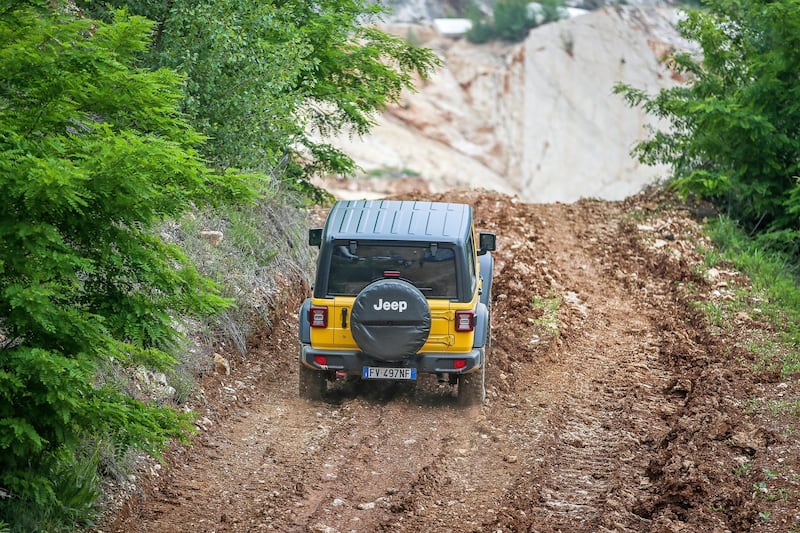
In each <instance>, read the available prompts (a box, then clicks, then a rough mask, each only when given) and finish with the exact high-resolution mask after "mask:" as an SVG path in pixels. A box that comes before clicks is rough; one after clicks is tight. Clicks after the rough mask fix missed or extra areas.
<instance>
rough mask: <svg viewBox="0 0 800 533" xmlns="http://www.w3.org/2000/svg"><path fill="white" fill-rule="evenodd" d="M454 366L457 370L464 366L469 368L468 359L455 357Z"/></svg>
mask: <svg viewBox="0 0 800 533" xmlns="http://www.w3.org/2000/svg"><path fill="white" fill-rule="evenodd" d="M453 368H454V369H456V370H461V369H462V368H467V360H466V359H453Z"/></svg>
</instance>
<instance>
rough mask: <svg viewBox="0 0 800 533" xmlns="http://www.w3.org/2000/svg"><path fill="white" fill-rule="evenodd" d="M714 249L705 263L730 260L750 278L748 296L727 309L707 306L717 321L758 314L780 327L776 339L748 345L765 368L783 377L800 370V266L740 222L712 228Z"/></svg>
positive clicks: (720, 221)
mask: <svg viewBox="0 0 800 533" xmlns="http://www.w3.org/2000/svg"><path fill="white" fill-rule="evenodd" d="M708 231H709V236H710V237H711V239H712V241H713V242H714V243H715V245H716V247H715V248H714V249H710V250H705V251H704V252H705V263H706V265H707V266H709V267H712V266H715V265H717V264H720V263H723V262H726V263H730V264H732V265H733V266H734V267H735V268H736V269H737V270H739V271H741V272H743V273H744V274H746V275H747V276H748V278H749V279H750V284H751V286H750V288H749V290H748V291H747V292H746V293H745V292H742V291H739V292H737V294H736V298H734V299H733V300H732V301H730V302H728V306H727V308H726V309H721V308H718V307H717V308H715V307H714V306H712V305H708V306H705V307H706V309H705V310H706V312H707V314H708V316H709V317H710V320H711V321H712V322H713V323H721V322H723V321H725V320H726V317H728V316H729V315H730V314H731V313H735V312H739V311H744V312H754V309H753V302H757V310H756V311H755V312H756V313H757V314H758V315H760V317H761V318H763V319H765V320H767V321H769V322H770V323H771V324H773V326H774V327H775V328H776V332H777V334H776V335H775V336H774V337H773V338H764V339H757V340H755V341H749V344H748V347H749V348H750V349H751V351H752V352H753V353H755V354H757V355H759V357H760V358H761V361H762V363H763V364H764V366H765V367H768V368H771V367H773V366H776V367H778V368H780V370H781V374H782V375H783V376H790V375H794V374H797V373H799V372H800V353H799V352H800V283H798V281H799V279H800V278H799V276H798V274H799V273H800V264H798V261H797V258H796V257H792V256H790V255H788V254H785V253H782V252H780V251H776V250H771V249H769V247H768V243H766V242H765V241H764V240H763V239H761V240H759V239H752V238H750V237H749V236H748V235H747V234H745V233H744V232H743V231H742V230H741V229H740V228H738V227H737V226H736V224H735V223H734V222H733V221H732V220H730V219H728V218H725V217H721V218H719V219H717V220H715V221H713V222H712V223H710V224H709V226H708Z"/></svg>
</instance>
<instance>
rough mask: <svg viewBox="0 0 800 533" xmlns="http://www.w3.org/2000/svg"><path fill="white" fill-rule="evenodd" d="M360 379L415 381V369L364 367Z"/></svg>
mask: <svg viewBox="0 0 800 533" xmlns="http://www.w3.org/2000/svg"><path fill="white" fill-rule="evenodd" d="M361 377H363V378H364V379H417V369H416V368H384V367H380V366H365V367H364V372H363V373H362V374H361Z"/></svg>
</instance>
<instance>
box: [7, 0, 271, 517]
mask: <svg viewBox="0 0 800 533" xmlns="http://www.w3.org/2000/svg"><path fill="white" fill-rule="evenodd" d="M151 31H152V23H150V22H149V21H147V20H146V19H144V18H142V17H138V16H129V15H127V14H126V13H125V12H117V13H116V14H115V15H114V17H113V22H109V23H102V22H98V21H95V20H91V19H81V18H76V16H75V15H74V14H71V13H70V12H68V11H67V10H66V9H63V8H57V9H55V10H54V8H53V6H52V5H51V2H49V1H40V2H37V1H27V2H17V3H15V4H14V5H12V6H11V7H10V8H8V9H6V10H4V11H0V72H2V73H3V76H2V81H0V197H2V198H3V202H4V208H3V209H2V210H0V488H2V489H3V493H4V494H5V493H7V494H10V495H11V498H10V499H8V500H3V501H0V511H2V512H3V513H5V512H9V511H8V510H9V509H11V508H12V507H14V506H17V508H19V506H21V505H27V504H30V505H38V506H40V507H59V506H62V507H63V506H66V505H69V501H70V496H69V495H68V494H66V495H65V493H64V492H63V491H61V492H59V493H58V494H57V490H60V489H58V486H59V479H58V477H59V475H60V474H59V472H61V473H62V474H64V473H66V474H67V475H69V470H70V466H69V465H70V464H71V461H73V460H74V455H75V454H76V451H77V450H78V449H79V448H80V446H81V444H82V442H84V441H85V440H86V439H103V438H109V439H113V441H114V442H115V443H116V444H117V445H118V446H119V449H120V450H125V449H127V448H129V447H136V448H141V449H144V450H148V451H150V452H157V451H158V449H159V448H160V446H161V445H162V444H163V443H164V442H165V441H166V440H167V439H169V438H172V437H182V436H184V435H185V434H186V433H185V432H186V430H187V428H188V427H189V426H188V419H187V417H186V416H184V415H180V414H178V413H177V412H176V411H175V410H173V409H171V408H166V407H159V406H155V405H149V404H145V403H143V402H141V401H138V400H135V399H134V398H132V397H131V396H130V395H128V394H126V393H125V391H124V390H121V389H120V388H119V387H114V386H112V384H110V383H105V382H104V381H103V380H102V376H101V375H100V374H98V372H97V369H98V368H99V367H101V366H103V365H116V366H121V367H132V366H135V365H139V364H144V365H147V366H149V367H155V368H160V369H166V368H168V367H169V366H170V365H171V364H172V363H173V355H174V353H175V347H176V343H177V342H178V340H179V335H178V334H177V333H176V331H175V329H174V318H173V317H175V316H177V315H188V316H192V315H195V316H202V315H205V314H208V313H214V312H218V311H219V310H220V309H223V308H224V307H225V306H226V305H227V304H226V301H225V300H223V299H222V298H220V297H219V296H217V295H216V294H217V292H216V288H215V287H214V286H213V284H211V283H210V282H209V281H207V280H206V279H204V278H202V277H201V276H200V275H199V274H198V273H197V271H196V270H195V268H194V267H193V266H191V265H190V264H189V262H188V261H187V260H186V259H185V257H184V255H183V253H182V252H181V250H180V249H179V248H177V247H176V246H173V245H169V244H166V243H164V242H163V241H162V240H161V239H160V238H159V237H158V236H157V235H156V234H155V232H154V228H155V227H156V225H157V224H159V223H160V222H161V221H163V220H164V219H166V218H172V217H177V216H179V215H180V214H181V213H183V212H185V211H186V210H187V209H188V208H189V207H190V206H191V205H194V204H196V205H206V204H210V203H213V204H217V203H221V202H226V201H227V202H233V201H246V200H249V199H252V198H253V197H254V196H255V195H256V192H257V189H256V181H255V177H254V176H250V175H243V174H236V173H234V172H228V173H226V174H224V175H222V174H219V173H217V172H214V171H212V170H210V169H208V168H207V167H206V166H205V164H204V163H203V161H202V159H201V157H200V155H199V153H198V152H197V148H196V147H197V146H198V145H199V144H200V143H201V142H202V140H203V139H202V136H201V135H200V134H198V133H197V132H195V131H194V130H193V129H192V128H191V127H189V126H188V124H187V122H186V120H185V118H184V117H183V116H182V114H181V112H180V109H179V108H180V103H181V101H182V99H183V93H182V90H181V89H182V83H183V81H182V79H181V78H180V77H179V76H178V75H177V74H176V73H174V72H172V71H170V70H166V69H161V70H158V71H151V70H148V69H146V68H142V65H143V62H142V60H141V58H142V54H143V53H144V52H145V50H146V47H147V44H148V42H149V39H150V35H151ZM73 489H74V490H76V491H77V490H79V489H80V487H73ZM69 490H70V489H67V491H69ZM25 502H27V504H26V503H25ZM9 514H11V513H10V512H9ZM0 518H1V519H4V520H6V521H7V522H10V523H12V524H13V520H15V519H17V518H18V517H17V516H16V515H15V516H9V517H2V516H0Z"/></svg>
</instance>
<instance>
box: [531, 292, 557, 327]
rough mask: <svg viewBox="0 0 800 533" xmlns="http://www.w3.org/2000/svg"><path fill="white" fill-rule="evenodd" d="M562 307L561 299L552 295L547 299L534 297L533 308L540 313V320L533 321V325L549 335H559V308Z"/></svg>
mask: <svg viewBox="0 0 800 533" xmlns="http://www.w3.org/2000/svg"><path fill="white" fill-rule="evenodd" d="M560 306H561V297H560V296H558V295H555V294H551V295H549V296H547V297H543V296H534V297H533V300H532V301H531V307H532V308H533V309H534V310H535V311H539V312H540V313H541V315H540V316H539V318H535V319H533V324H534V325H535V326H538V327H540V328H542V329H543V330H544V332H545V333H547V334H555V333H558V308H559V307H560Z"/></svg>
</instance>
